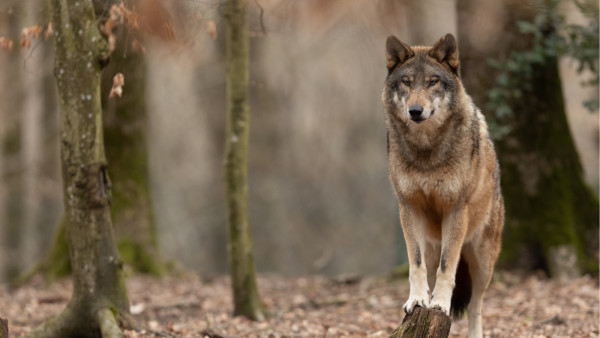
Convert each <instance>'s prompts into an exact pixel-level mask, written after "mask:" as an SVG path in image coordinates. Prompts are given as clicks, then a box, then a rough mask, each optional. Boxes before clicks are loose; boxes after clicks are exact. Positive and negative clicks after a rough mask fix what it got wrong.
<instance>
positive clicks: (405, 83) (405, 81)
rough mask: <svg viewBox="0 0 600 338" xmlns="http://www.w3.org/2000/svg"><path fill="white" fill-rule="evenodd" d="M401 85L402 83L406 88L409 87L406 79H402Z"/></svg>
mask: <svg viewBox="0 0 600 338" xmlns="http://www.w3.org/2000/svg"><path fill="white" fill-rule="evenodd" d="M402 83H404V85H406V86H407V87H410V81H409V80H408V79H403V80H402Z"/></svg>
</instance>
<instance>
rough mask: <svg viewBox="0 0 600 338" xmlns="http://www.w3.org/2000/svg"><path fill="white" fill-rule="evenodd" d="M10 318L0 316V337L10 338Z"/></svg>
mask: <svg viewBox="0 0 600 338" xmlns="http://www.w3.org/2000/svg"><path fill="white" fill-rule="evenodd" d="M8 336H9V332H8V320H6V319H5V318H2V317H0V338H8Z"/></svg>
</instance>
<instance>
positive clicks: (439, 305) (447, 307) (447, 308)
mask: <svg viewBox="0 0 600 338" xmlns="http://www.w3.org/2000/svg"><path fill="white" fill-rule="evenodd" d="M444 303H447V304H442V303H441V302H438V301H437V300H436V299H435V298H434V299H432V300H431V304H430V305H429V307H430V308H432V309H436V310H440V311H443V312H444V313H445V314H446V315H448V316H450V302H444Z"/></svg>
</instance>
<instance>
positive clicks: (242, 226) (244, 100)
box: [224, 0, 265, 320]
mask: <svg viewBox="0 0 600 338" xmlns="http://www.w3.org/2000/svg"><path fill="white" fill-rule="evenodd" d="M247 5H248V3H247V1H246V0H228V1H227V3H226V9H225V18H226V23H227V38H226V49H227V56H226V64H227V79H226V82H227V90H226V91H227V92H226V95H227V128H226V134H225V135H226V141H225V163H224V165H225V185H226V198H227V207H228V235H229V250H228V253H229V269H230V273H231V280H232V288H233V302H234V315H241V316H245V317H248V318H250V319H252V320H262V319H264V317H265V309H264V306H263V304H262V302H261V301H260V297H259V295H258V289H257V286H256V277H255V269H254V255H253V251H252V238H251V235H250V226H249V224H248V182H247V157H248V137H249V131H250V129H249V128H250V120H249V118H250V116H249V115H250V114H249V67H248V64H249V41H248V20H247V16H248V15H247Z"/></svg>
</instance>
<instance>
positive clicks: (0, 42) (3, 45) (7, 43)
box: [0, 36, 13, 50]
mask: <svg viewBox="0 0 600 338" xmlns="http://www.w3.org/2000/svg"><path fill="white" fill-rule="evenodd" d="M12 47H13V41H12V40H11V39H9V38H7V37H4V36H0V49H5V50H12Z"/></svg>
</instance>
